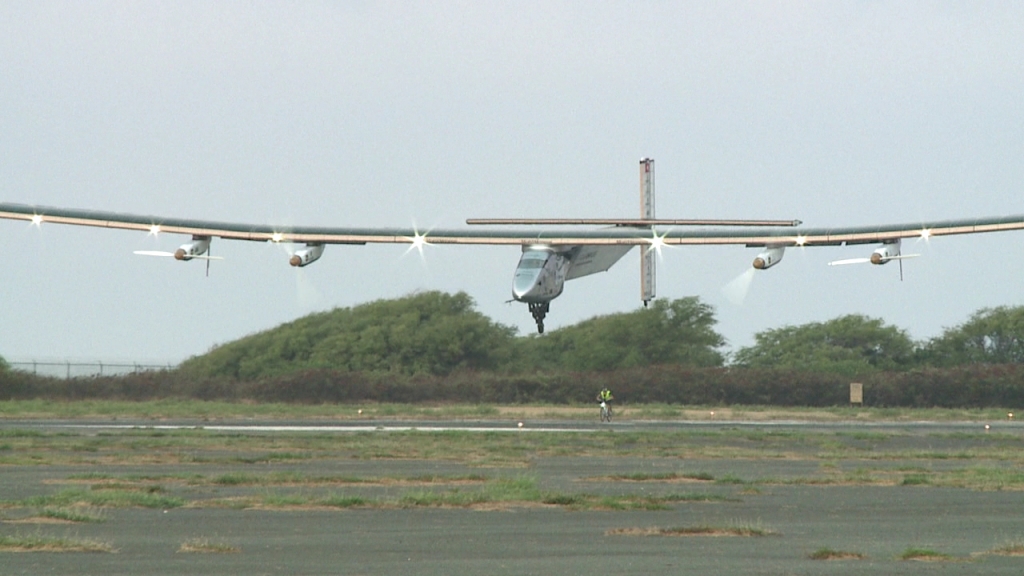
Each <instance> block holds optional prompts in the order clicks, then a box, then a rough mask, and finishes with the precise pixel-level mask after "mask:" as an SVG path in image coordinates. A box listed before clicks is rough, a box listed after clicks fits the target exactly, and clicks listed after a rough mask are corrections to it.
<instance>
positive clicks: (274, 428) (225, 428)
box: [53, 424, 601, 432]
mask: <svg viewBox="0 0 1024 576" xmlns="http://www.w3.org/2000/svg"><path fill="white" fill-rule="evenodd" d="M53 427H54V428H85V429H92V430H214V431H217V432H599V431H601V429H599V428H529V427H526V426H524V427H523V428H518V427H509V428H504V427H500V428H499V427H494V426H279V425H265V426H262V425H251V426H250V425H219V424H213V425H202V426H199V425H188V424H180V425H175V424H154V425H148V424H146V425H136V424H57V425H54V426H53Z"/></svg>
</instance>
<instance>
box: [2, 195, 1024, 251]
mask: <svg viewBox="0 0 1024 576" xmlns="http://www.w3.org/2000/svg"><path fill="white" fill-rule="evenodd" d="M0 218H5V219H11V220H25V221H31V222H35V223H39V224H43V223H56V224H71V225H77V226H96V227H100V228H112V229H120V230H138V231H142V232H151V231H153V230H159V231H160V232H162V233H171V234H192V235H199V236H211V237H218V238H225V239H230V240H250V241H258V242H266V241H275V242H305V243H322V244H367V243H391V244H409V243H412V242H414V241H416V239H417V238H420V239H421V238H422V235H421V234H419V233H417V231H416V230H415V229H413V228H359V227H316V226H291V227H275V226H269V225H253V224H241V223H230V222H215V221H206V220H191V219H183V218H164V217H158V216H140V215H134V214H119V213H114V212H102V211H96V210H78V209H71V208H52V207H45V206H27V205H24V204H11V203H0ZM1021 229H1024V215H1015V216H996V217H990V218H973V219H957V220H943V221H934V222H917V223H911V224H891V225H876V226H850V227H835V228H777V227H774V228H769V227H764V228H761V227H754V228H749V227H744V228H729V227H722V228H700V229H693V228H685V229H667V230H661V229H653V230H652V229H651V228H630V227H616V228H604V229H597V230H575V229H560V228H557V229H556V228H543V229H537V228H531V229H493V228H486V227H484V228H480V227H476V228H463V229H448V230H432V231H431V232H430V234H429V237H428V238H427V239H426V240H427V241H428V242H430V243H431V244H499V245H500V244H505V245H530V244H543V245H548V246H566V247H569V246H600V245H617V246H644V245H650V244H651V243H652V241H653V239H654V237H655V236H657V238H658V239H659V241H660V242H662V243H664V244H666V245H670V246H672V245H726V244H732V245H746V246H756V247H760V246H808V247H813V246H839V245H845V244H868V243H875V242H883V241H886V240H895V239H897V238H920V237H934V236H947V235H953V234H980V233H985V232H999V231H1006V230H1021Z"/></svg>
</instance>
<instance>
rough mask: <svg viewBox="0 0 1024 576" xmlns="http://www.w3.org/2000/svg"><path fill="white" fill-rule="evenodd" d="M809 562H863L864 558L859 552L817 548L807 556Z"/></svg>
mask: <svg viewBox="0 0 1024 576" xmlns="http://www.w3.org/2000/svg"><path fill="white" fill-rule="evenodd" d="M807 557H808V558H810V559H811V560H863V559H864V558H866V556H864V555H863V554H861V553H859V552H847V551H846V550H833V549H832V548H818V549H817V550H815V551H814V552H811V553H810V554H808V555H807Z"/></svg>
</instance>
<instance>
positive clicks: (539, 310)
mask: <svg viewBox="0 0 1024 576" xmlns="http://www.w3.org/2000/svg"><path fill="white" fill-rule="evenodd" d="M550 304H551V303H550V302H530V303H529V305H530V314H532V315H533V319H534V320H536V321H537V333H538V334H543V333H544V316H546V315H547V313H548V310H549V309H550Z"/></svg>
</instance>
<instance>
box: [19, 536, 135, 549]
mask: <svg viewBox="0 0 1024 576" xmlns="http://www.w3.org/2000/svg"><path fill="white" fill-rule="evenodd" d="M0 552H116V550H115V549H114V547H113V546H111V545H110V544H108V543H106V542H100V541H98V540H83V539H79V538H54V537H50V536H43V535H42V534H31V535H13V536H0Z"/></svg>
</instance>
